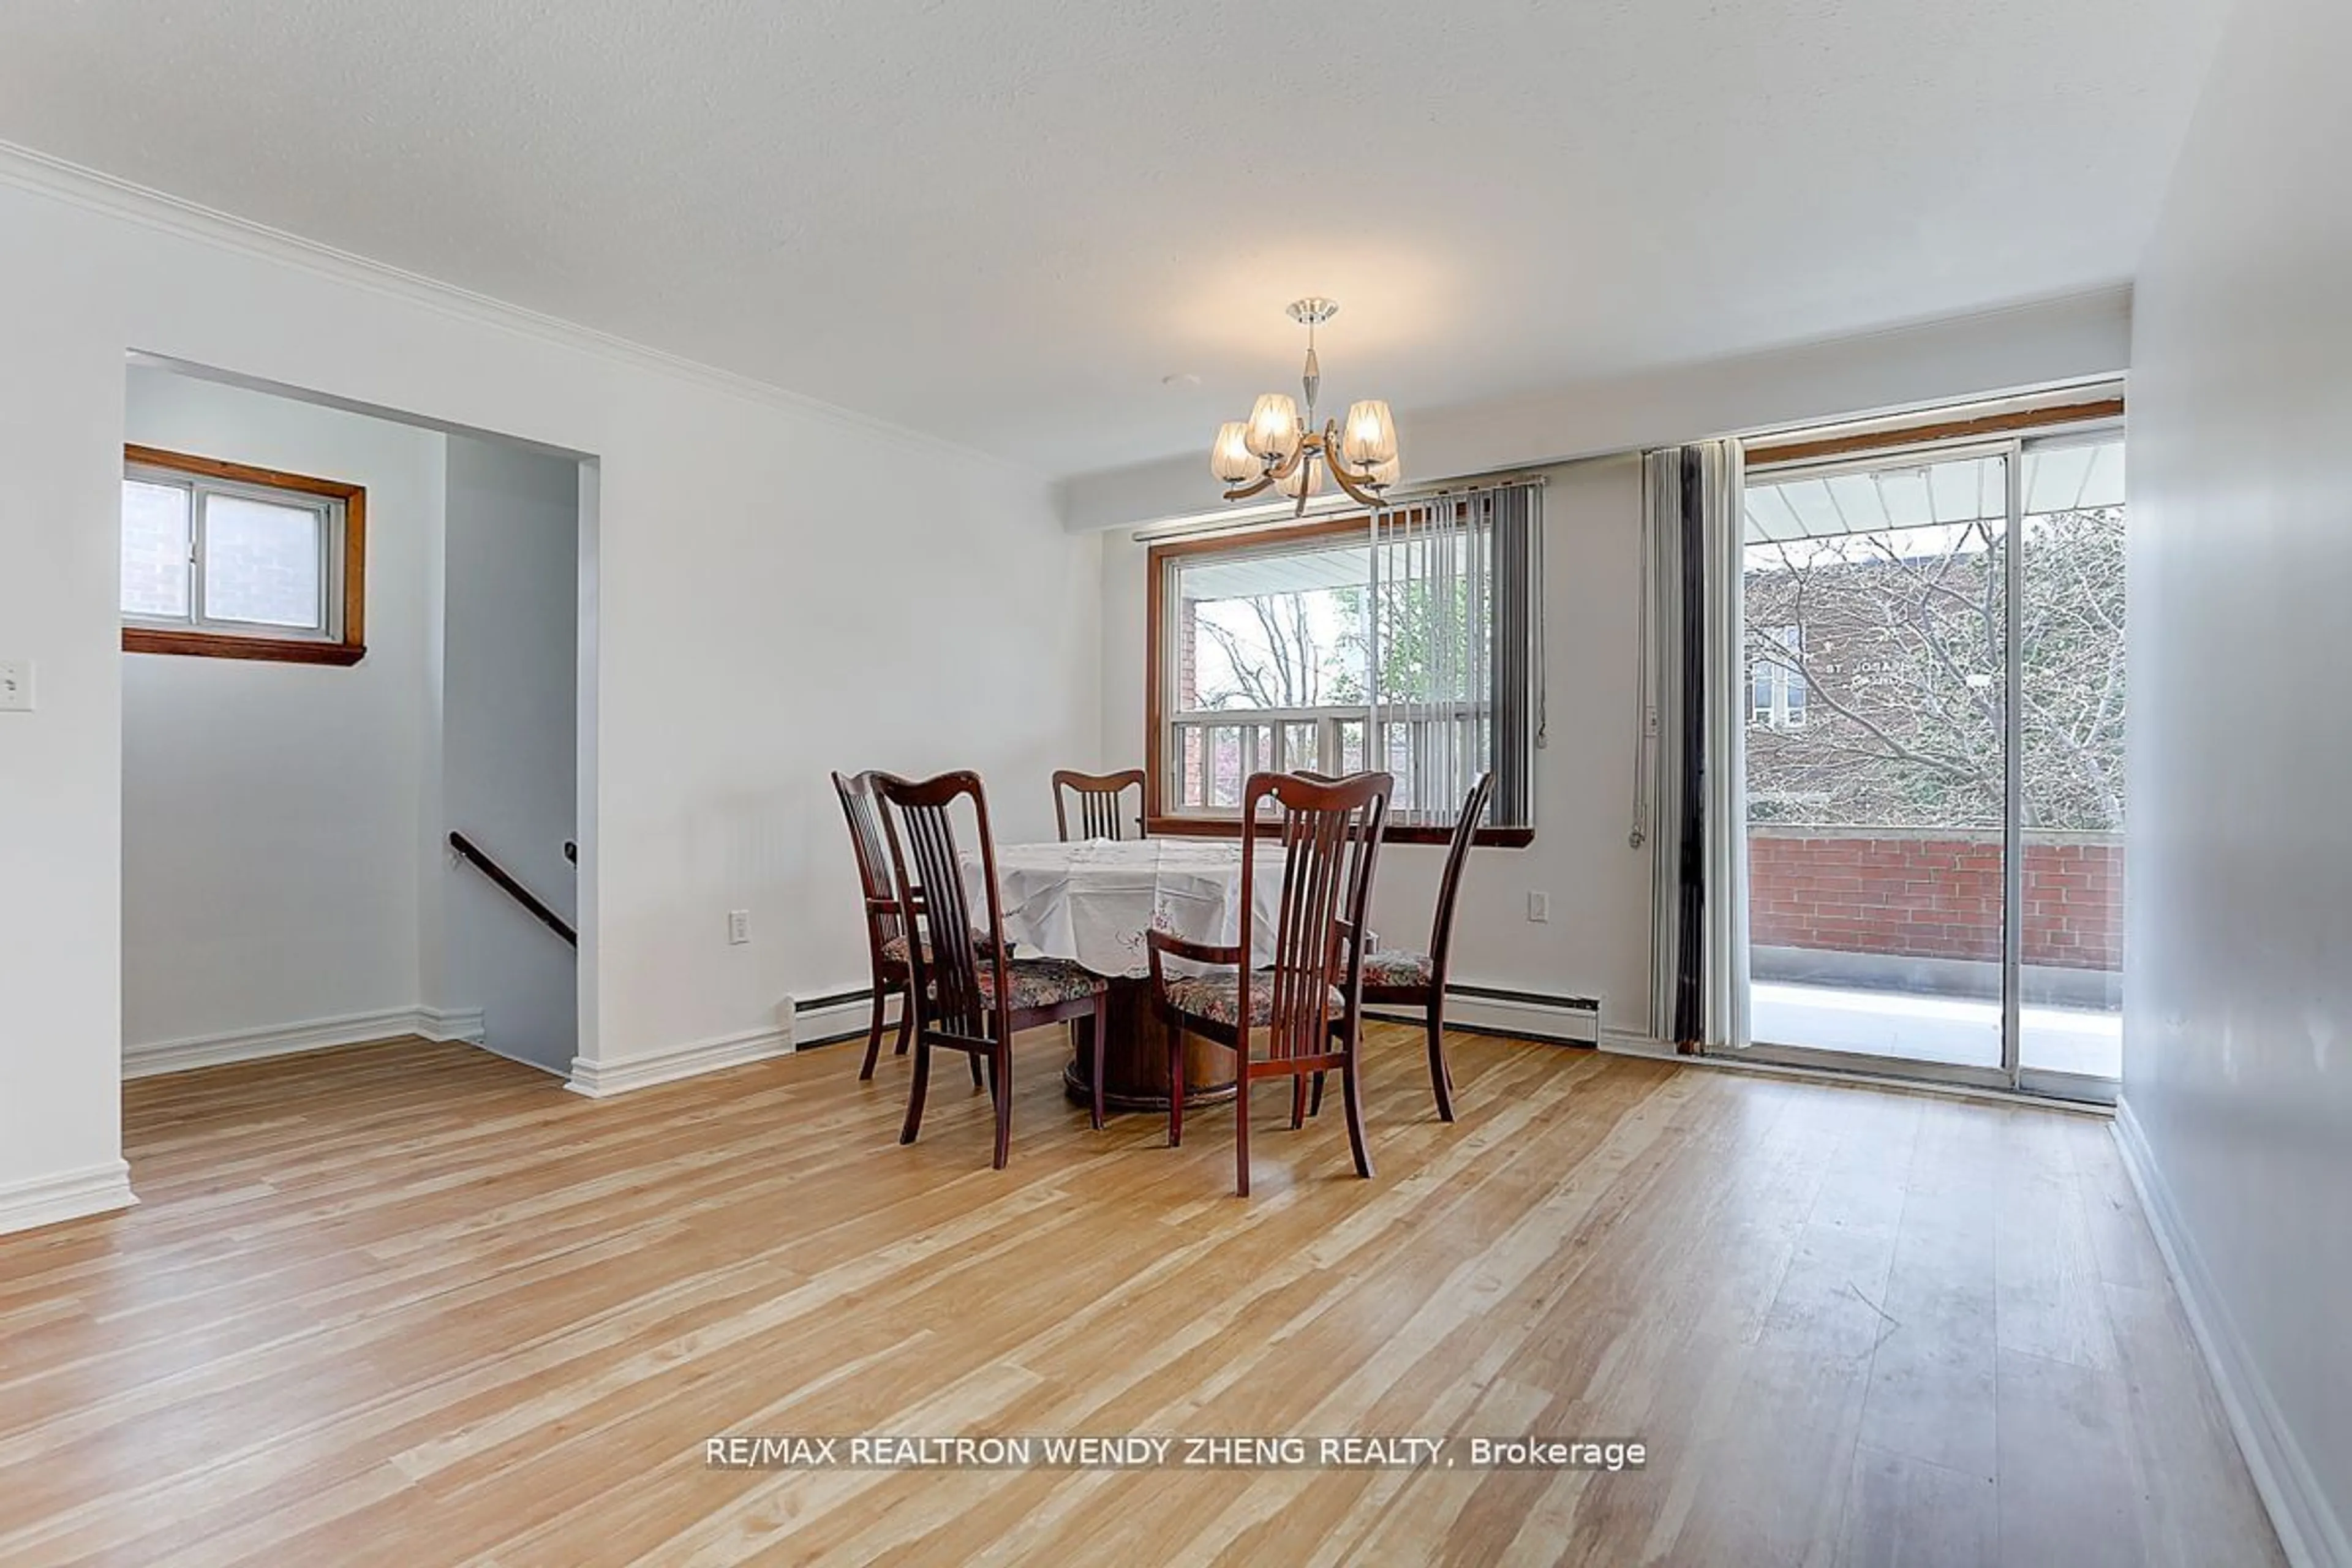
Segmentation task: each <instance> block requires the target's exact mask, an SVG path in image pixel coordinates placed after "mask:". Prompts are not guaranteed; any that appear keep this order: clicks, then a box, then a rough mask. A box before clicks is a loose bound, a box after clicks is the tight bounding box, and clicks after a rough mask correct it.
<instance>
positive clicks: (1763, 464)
mask: <svg viewBox="0 0 2352 1568" xmlns="http://www.w3.org/2000/svg"><path fill="white" fill-rule="evenodd" d="M2123 416H2124V400H2123V399H2122V398H2120V397H2101V398H2096V399H2094V400H2092V401H2089V402H2083V403H2060V404H2050V405H2043V406H2042V407H2039V408H2021V409H2017V410H2014V411H2011V412H2010V413H2006V414H1988V415H1983V416H1979V417H1976V418H1963V419H1946V420H1941V421H1938V422H1936V423H1932V424H1927V425H1910V426H1902V427H1899V428H1895V429H1879V430H1860V431H1853V432H1851V433H1849V434H1846V435H1843V436H1822V437H1802V438H1800V439H1797V440H1790V441H1782V442H1780V444H1779V445H1777V446H1776V445H1774V444H1773V442H1772V440H1771V438H1770V437H1762V438H1759V439H1758V440H1756V441H1753V442H1750V443H1748V444H1747V445H1746V446H1745V447H1743V449H1742V451H1741V453H1740V460H1741V462H1742V463H1743V464H1745V466H1746V467H1747V468H1749V469H1751V470H1753V469H1756V468H1773V467H1776V466H1778V465H1780V464H1782V463H1806V462H1813V461H1817V460H1819V459H1821V458H1842V457H1846V456H1849V455H1853V454H1858V453H1863V452H1874V451H1877V450H1880V449H1881V448H1884V447H1923V446H1928V445H1931V444H1933V443H1936V442H1940V441H1959V440H1966V439H1969V438H1971V437H1989V436H2008V435H2014V434H2016V433H2017V432H2019V431H2021V430H2044V429H2048V428H2049V427H2051V426H2056V425H2089V424H2095V423H2097V422H2098V421H2100V420H2103V419H2120V418H2122V417H2123Z"/></svg>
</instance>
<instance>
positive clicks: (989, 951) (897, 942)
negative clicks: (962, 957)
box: [882, 929, 996, 964]
mask: <svg viewBox="0 0 2352 1568" xmlns="http://www.w3.org/2000/svg"><path fill="white" fill-rule="evenodd" d="M971 947H972V951H973V952H977V953H979V954H980V956H981V957H982V958H988V957H991V956H992V955H993V954H994V953H995V952H996V944H995V943H993V942H990V941H989V940H988V933H987V932H986V931H980V930H976V929H975V930H974V931H972V933H971ZM923 952H924V955H925V956H926V957H928V956H929V953H930V948H929V946H928V945H927V946H925V947H924V949H923ZM882 956H883V957H884V958H886V959H887V960H888V961H889V962H890V963H898V964H904V963H908V962H909V961H908V954H907V939H906V938H905V937H904V936H891V937H885V938H883V939H882Z"/></svg>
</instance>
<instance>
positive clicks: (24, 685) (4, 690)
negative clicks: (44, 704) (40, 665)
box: [0, 658, 33, 713]
mask: <svg viewBox="0 0 2352 1568" xmlns="http://www.w3.org/2000/svg"><path fill="white" fill-rule="evenodd" d="M32 710H33V666H32V661H31V660H29V659H22V658H0V713H30V712H31V711H32Z"/></svg>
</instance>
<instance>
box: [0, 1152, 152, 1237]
mask: <svg viewBox="0 0 2352 1568" xmlns="http://www.w3.org/2000/svg"><path fill="white" fill-rule="evenodd" d="M138 1201H139V1199H138V1197H137V1196H136V1195H135V1194H133V1193H132V1192H131V1167H130V1166H129V1165H127V1164H124V1163H122V1162H121V1161H120V1160H109V1161H107V1162H106V1163H104V1164H102V1165H90V1166H88V1167H85V1168H84V1169H82V1170H79V1171H60V1172H58V1173H55V1174H52V1175H47V1176H35V1177H33V1178H32V1179H30V1180H29V1181H22V1182H11V1183H9V1184H7V1185H5V1186H0V1236H5V1235H6V1234H8V1233H9V1232H11V1231H18V1230H31V1229H34V1228H35V1227H37V1226H45V1225H56V1224H58V1223H59V1222H60V1221H64V1220H69V1219H79V1218H81V1217H82V1216H83V1215H93V1214H106V1213H109V1212H110V1211H112V1210H114V1209H127V1208H129V1207H131V1205H133V1204H136V1203H137V1202H138Z"/></svg>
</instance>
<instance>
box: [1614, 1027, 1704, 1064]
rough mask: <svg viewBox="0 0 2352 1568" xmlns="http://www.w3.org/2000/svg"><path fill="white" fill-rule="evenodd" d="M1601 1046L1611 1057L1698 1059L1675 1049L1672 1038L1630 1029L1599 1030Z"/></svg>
mask: <svg viewBox="0 0 2352 1568" xmlns="http://www.w3.org/2000/svg"><path fill="white" fill-rule="evenodd" d="M1601 1049H1602V1050H1604V1051H1607V1052H1608V1053H1609V1054H1610V1055H1611V1056H1612V1057H1652V1058H1658V1059H1661V1060H1664V1061H1674V1062H1687V1061H1696V1060H1697V1059H1698V1058H1696V1057H1686V1056H1684V1055H1682V1054H1681V1053H1680V1052H1678V1051H1676V1050H1675V1045H1674V1042H1673V1041H1672V1040H1661V1039H1658V1038H1656V1037H1653V1036H1650V1035H1643V1034H1637V1033H1635V1032H1634V1031H1633V1030H1631V1029H1603V1030H1601Z"/></svg>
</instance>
